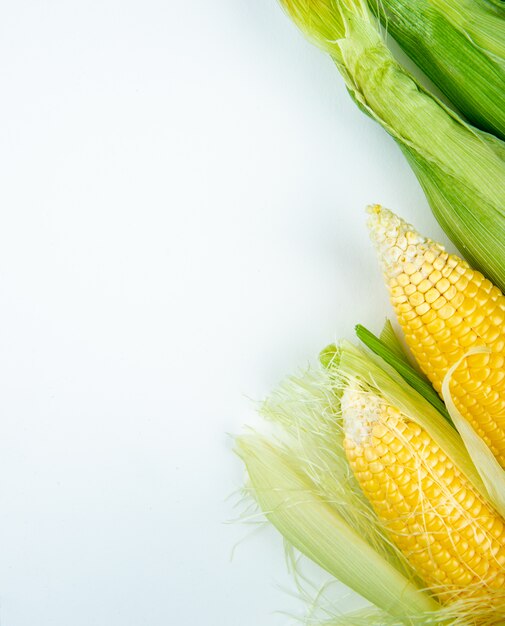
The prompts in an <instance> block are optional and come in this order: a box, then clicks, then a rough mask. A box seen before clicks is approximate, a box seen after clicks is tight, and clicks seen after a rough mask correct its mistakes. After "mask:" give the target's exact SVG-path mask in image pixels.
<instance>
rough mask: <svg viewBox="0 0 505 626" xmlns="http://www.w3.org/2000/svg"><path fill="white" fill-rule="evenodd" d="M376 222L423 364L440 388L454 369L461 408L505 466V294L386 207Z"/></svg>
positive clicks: (375, 210)
mask: <svg viewBox="0 0 505 626" xmlns="http://www.w3.org/2000/svg"><path fill="white" fill-rule="evenodd" d="M369 211H370V219H369V227H370V232H371V238H372V240H373V242H374V243H375V245H376V247H377V250H378V252H379V256H380V259H381V262H382V268H383V271H384V276H385V279H386V283H387V285H388V287H389V292H390V296H391V302H392V304H393V307H394V309H395V312H396V314H397V316H398V321H399V323H400V325H401V327H402V329H403V331H404V333H405V338H406V341H407V344H408V345H409V347H410V348H411V350H412V352H413V354H414V356H415V358H416V360H417V362H418V363H419V366H420V367H421V369H422V370H423V372H424V373H425V374H426V376H427V377H428V378H429V379H430V381H431V382H432V384H433V386H434V387H435V389H436V390H437V391H438V392H439V393H440V391H441V388H442V383H443V380H444V377H445V375H446V374H447V372H448V370H449V369H450V368H451V366H452V365H454V364H455V363H457V362H458V361H459V360H460V359H462V358H463V357H464V356H465V354H467V353H468V351H469V349H470V348H472V347H477V346H485V347H487V348H489V349H490V353H489V354H487V353H486V354H473V355H471V356H468V357H467V358H465V359H464V360H463V361H462V363H461V364H460V366H459V367H458V368H457V369H456V371H455V373H454V374H453V377H452V381H451V386H450V389H451V395H452V397H453V400H454V402H455V404H456V407H457V409H458V410H459V412H460V413H461V414H462V415H463V417H464V418H465V419H467V420H468V421H469V422H470V424H471V425H472V427H473V428H474V430H475V431H476V432H477V433H478V434H479V435H480V437H481V438H482V439H483V440H484V441H485V443H486V444H487V445H488V446H489V448H490V449H491V451H492V452H493V454H494V455H495V456H496V458H497V459H498V462H499V463H500V464H501V465H502V467H505V296H503V294H502V293H501V292H500V290H499V289H498V288H497V287H495V286H493V285H492V283H491V282H490V281H489V280H487V279H486V278H484V276H483V275H482V274H481V273H480V272H477V271H475V270H473V269H472V268H471V267H470V266H469V265H468V263H466V261H463V260H462V259H460V258H459V257H457V256H456V255H454V254H449V253H448V252H446V251H445V249H444V247H443V246H442V245H441V244H439V243H436V242H434V241H432V240H430V239H427V238H425V237H422V236H421V235H420V234H419V233H417V232H416V231H415V230H414V228H413V227H412V226H411V225H409V224H407V223H406V222H404V221H403V220H402V219H400V218H399V217H397V216H396V215H394V214H393V213H391V212H390V211H388V210H387V209H383V208H381V207H379V206H375V207H372V208H371V209H369Z"/></svg>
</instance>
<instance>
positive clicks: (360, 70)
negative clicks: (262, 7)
mask: <svg viewBox="0 0 505 626" xmlns="http://www.w3.org/2000/svg"><path fill="white" fill-rule="evenodd" d="M281 2H282V4H283V6H284V8H285V9H286V11H287V12H288V14H289V15H290V16H291V17H292V18H293V20H294V21H295V23H296V24H297V25H298V26H299V27H300V29H301V30H302V31H303V32H304V33H305V34H306V35H307V36H308V37H309V38H310V39H312V40H313V41H314V42H315V43H316V44H318V45H319V46H320V47H321V48H323V49H324V50H325V51H326V52H328V53H329V54H330V55H331V57H332V59H333V60H334V62H335V63H336V65H337V67H338V69H339V70H340V72H341V74H342V75H343V77H344V80H345V82H346V84H347V87H348V90H349V92H350V94H351V96H352V98H353V99H354V100H355V102H356V103H357V105H358V106H359V107H360V108H361V109H362V110H363V111H364V112H365V113H367V115H369V116H370V117H371V118H373V119H375V120H376V121H377V122H379V123H380V124H381V125H382V126H383V127H384V129H385V130H386V131H387V132H388V133H389V134H390V135H391V136H392V137H393V138H394V139H395V140H396V141H397V143H398V144H399V146H400V148H401V149H402V151H403V152H404V154H405V156H406V157H407V159H408V161H409V163H410V165H411V166H412V168H413V170H414V172H415V174H416V176H417V178H418V180H419V182H420V183H421V186H422V187H423V189H424V191H425V193H426V196H427V198H428V201H429V203H430V206H431V208H432V211H433V213H434V215H435V216H436V218H437V219H438V221H439V222H440V224H441V226H442V228H443V229H444V230H445V232H446V233H447V234H448V236H449V237H450V238H451V239H452V241H453V242H454V243H455V244H456V246H457V247H458V248H459V250H460V251H461V253H462V254H463V255H464V256H465V257H466V258H467V260H468V261H469V262H470V264H471V265H472V267H475V268H476V269H479V270H480V271H482V272H483V273H484V274H485V275H487V276H488V277H489V278H490V280H491V281H493V282H494V283H495V284H496V285H497V286H498V287H500V289H501V290H502V291H504V290H505V245H504V242H505V144H504V143H503V142H502V141H500V140H499V139H496V138H495V137H492V136H491V135H488V134H487V133H484V132H482V131H480V130H477V129H475V128H473V127H471V126H470V125H468V124H467V123H466V122H464V121H463V120H462V119H460V118H459V117H458V116H457V115H456V114H455V113H454V112H452V111H451V110H449V109H448V108H447V107H446V106H445V105H443V104H442V103H440V102H439V101H438V100H437V99H436V98H435V97H433V96H432V95H430V94H429V93H428V92H427V91H426V90H425V89H423V88H422V87H421V86H420V85H419V84H418V83H417V82H416V80H415V79H414V78H413V77H412V76H411V75H410V74H409V73H408V72H406V71H405V70H404V69H403V68H402V67H401V66H400V65H399V63H398V62H397V61H396V60H395V59H394V58H393V57H392V55H391V53H390V51H389V49H388V48H387V46H386V45H385V43H384V41H383V39H382V36H381V34H380V31H379V26H378V24H377V22H376V20H375V18H374V17H373V16H372V15H371V13H370V11H369V9H368V6H367V5H366V3H365V2H364V0H281Z"/></svg>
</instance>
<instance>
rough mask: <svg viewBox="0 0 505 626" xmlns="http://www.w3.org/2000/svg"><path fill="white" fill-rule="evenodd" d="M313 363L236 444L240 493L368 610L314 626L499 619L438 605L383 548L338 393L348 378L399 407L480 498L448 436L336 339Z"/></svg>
mask: <svg viewBox="0 0 505 626" xmlns="http://www.w3.org/2000/svg"><path fill="white" fill-rule="evenodd" d="M321 361H322V363H323V364H324V367H322V368H320V369H317V370H313V371H310V372H307V373H306V374H304V375H303V376H301V377H298V378H293V379H290V380H289V381H288V382H287V383H285V384H284V385H283V386H282V387H281V388H280V389H279V390H278V391H277V392H276V393H274V394H273V395H272V397H271V398H270V399H269V400H268V401H267V402H266V403H265V406H264V409H263V415H264V416H265V417H266V418H267V420H268V421H269V422H271V423H272V424H273V426H271V427H270V429H269V431H268V433H267V434H261V433H258V432H249V433H248V434H246V435H244V436H240V437H238V438H237V440H236V451H237V453H238V455H239V456H240V458H241V459H242V460H243V462H244V464H245V466H246V469H247V474H248V479H249V483H248V487H247V492H248V493H249V494H250V495H252V496H253V497H254V499H255V500H256V502H257V503H258V504H259V506H260V508H261V509H262V511H263V512H264V514H265V516H266V517H267V518H268V520H269V521H270V522H271V523H272V524H273V525H274V526H275V527H276V528H277V530H279V532H280V533H281V534H282V535H283V536H284V538H285V540H286V541H287V542H288V543H289V544H291V545H292V546H294V547H295V548H297V549H298V550H299V551H300V552H302V553H303V554H304V555H306V556H307V557H309V558H310V559H311V560H313V561H314V562H315V563H317V564H319V565H320V566H321V567H323V568H324V569H325V570H327V571H328V572H329V573H330V574H332V575H333V576H334V577H335V578H337V579H339V580H340V581H342V582H344V583H345V584H346V585H348V586H349V587H350V588H351V589H353V590H354V591H355V592H357V593H359V594H360V595H362V596H363V597H364V598H366V599H368V600H369V601H370V602H371V603H372V606H370V607H369V608H366V609H362V610H360V611H358V612H353V613H350V614H347V615H342V614H341V612H340V611H339V609H338V606H337V607H334V610H333V613H334V617H332V618H331V619H326V620H321V622H320V626H323V624H326V626H344V625H347V626H359V625H361V624H362V625H364V626H371V625H374V626H379V625H380V624H382V625H383V626H400V625H402V624H406V625H411V626H435V625H442V624H447V625H449V624H451V625H453V626H456V625H458V626H471V625H473V626H474V625H475V624H476V623H477V622H476V621H475V620H476V619H478V623H479V624H481V625H482V626H483V625H491V624H495V623H497V622H496V621H495V620H496V616H497V611H498V613H499V617H500V618H501V619H505V603H504V602H503V601H502V600H501V598H502V596H501V595H499V596H498V597H499V600H500V601H501V602H502V604H503V607H502V604H500V606H499V609H495V608H490V607H491V606H492V604H491V602H489V603H487V602H486V601H485V599H484V600H483V599H482V598H480V599H478V600H476V601H473V600H468V599H466V600H464V601H461V602H460V601H456V602H454V603H452V604H450V605H447V606H443V607H442V606H440V605H439V604H438V603H437V602H436V601H435V599H434V598H433V597H432V595H431V594H430V592H429V590H427V589H426V588H425V585H424V583H423V582H422V581H420V580H419V579H418V578H417V576H416V575H415V574H414V572H413V571H412V570H411V568H410V566H409V564H408V562H407V561H406V560H405V557H404V556H403V555H402V553H401V552H399V550H398V549H397V548H396V547H395V546H394V545H393V544H391V542H390V541H389V539H388V536H387V533H386V532H385V531H384V530H383V528H382V526H381V524H380V521H379V520H378V518H377V517H376V516H375V513H374V512H373V509H372V508H371V507H370V505H369V503H368V502H367V500H366V498H365V497H364V496H363V494H362V492H361V490H360V488H359V486H358V484H357V482H356V479H355V478H354V475H353V473H352V471H351V470H350V467H349V466H348V463H347V459H346V457H345V452H344V448H343V431H342V425H341V417H340V413H339V394H340V392H341V391H342V389H343V388H344V386H345V384H347V383H349V382H351V381H356V380H357V381H359V382H360V384H362V385H364V386H365V387H366V388H367V389H369V390H370V391H371V392H372V393H375V394H378V395H380V396H381V397H382V398H384V399H385V400H387V401H389V402H391V404H393V405H394V406H397V407H399V408H400V410H401V411H402V412H404V414H405V415H407V416H408V417H409V418H410V419H413V420H414V421H416V422H417V423H419V424H420V425H421V426H422V427H423V428H425V429H426V430H428V432H429V433H430V435H431V436H432V437H433V438H434V439H435V440H436V441H437V443H438V444H439V445H440V446H441V447H442V449H443V450H444V451H445V452H446V454H447V455H448V456H449V457H450V458H451V460H452V461H453V462H454V463H455V464H457V466H458V467H459V468H460V469H461V471H462V472H463V473H464V474H465V475H466V476H467V478H468V480H469V481H470V482H471V483H472V484H473V485H474V487H475V488H476V489H477V490H478V491H479V492H480V493H481V494H482V495H483V496H484V497H485V498H487V499H489V495H488V494H487V492H486V489H485V487H484V485H483V483H482V481H481V479H480V476H479V474H478V472H477V470H476V468H475V466H474V465H473V463H472V461H471V459H470V457H469V455H468V453H467V452H466V450H465V448H464V445H463V443H462V441H461V439H460V437H459V436H458V434H457V431H456V430H455V429H454V428H452V427H451V426H450V425H449V424H448V423H447V421H446V420H445V419H443V418H442V416H441V415H440V414H438V412H437V411H436V410H435V409H434V407H432V406H431V405H430V404H429V403H428V402H427V401H426V400H425V399H424V398H423V397H422V396H420V395H419V394H418V393H417V392H416V391H414V390H413V389H412V388H410V387H409V386H408V385H406V384H405V382H404V381H403V379H402V378H401V377H400V376H399V375H398V374H397V373H396V372H395V371H394V370H393V369H392V368H390V367H389V366H388V365H387V364H385V363H384V362H383V361H382V360H381V359H379V358H378V357H376V356H374V355H371V354H367V353H366V352H365V351H363V350H361V349H358V348H356V347H354V346H352V345H351V344H349V343H347V342H343V343H342V344H341V345H340V346H339V347H336V346H334V345H332V346H328V348H326V349H325V350H324V351H323V352H322V353H321ZM494 600H496V598H495V599H494ZM494 600H493V601H494ZM330 613H331V611H330ZM325 615H326V616H328V608H327V607H326V608H325ZM310 623H311V624H314V623H317V621H313V620H311V621H310ZM498 623H499V622H498Z"/></svg>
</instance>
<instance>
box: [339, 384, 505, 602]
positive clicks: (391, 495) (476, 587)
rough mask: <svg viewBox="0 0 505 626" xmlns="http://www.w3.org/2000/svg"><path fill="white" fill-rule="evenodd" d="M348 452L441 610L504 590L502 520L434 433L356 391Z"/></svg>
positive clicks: (346, 415)
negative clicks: (448, 454)
mask: <svg viewBox="0 0 505 626" xmlns="http://www.w3.org/2000/svg"><path fill="white" fill-rule="evenodd" d="M342 417H343V421H344V432H345V442H344V446H345V451H346V455H347V458H348V461H349V464H350V466H351V468H352V470H353V472H354V474H355V476H356V478H357V480H358V482H359V484H360V486H361V488H362V490H363V492H364V494H365V496H366V497H367V498H368V500H369V501H370V503H371V504H372V506H373V508H374V510H375V512H376V513H377V516H378V517H379V519H380V520H381V521H382V522H383V524H384V526H385V528H386V530H387V531H388V533H389V534H390V536H391V539H392V540H393V541H394V543H395V544H396V545H397V546H398V547H399V548H400V550H401V551H402V552H403V554H404V555H405V557H406V558H407V560H408V561H409V562H410V564H411V565H412V567H413V569H414V570H415V571H416V573H417V574H418V575H419V576H420V577H421V578H422V579H423V580H424V581H425V583H426V584H427V585H428V586H429V587H430V588H431V589H432V591H433V592H434V593H435V594H436V595H437V596H438V598H439V600H440V601H441V602H442V603H449V602H452V601H455V600H457V599H461V598H480V597H482V598H484V597H485V598H486V601H489V599H490V598H493V593H494V594H495V597H498V595H499V594H500V593H501V590H502V589H503V585H504V584H505V524H504V520H503V519H502V518H501V517H500V516H499V515H498V514H497V513H496V512H495V511H494V510H493V509H492V508H491V507H490V505H489V504H487V503H486V501H485V500H484V499H483V498H482V496H480V494H478V493H477V491H476V490H475V489H474V488H473V487H472V486H471V484H470V483H469V482H468V480H467V479H466V477H465V476H464V475H463V474H462V473H461V471H460V470H459V469H458V467H456V466H455V465H454V464H453V463H452V462H451V461H450V459H449V458H448V457H447V456H446V454H445V453H444V452H443V450H442V449H441V448H440V447H439V445H437V444H436V443H435V441H434V440H433V439H431V437H430V436H429V435H428V433H427V432H426V431H425V430H424V429H423V428H421V427H420V426H419V425H418V424H416V423H414V422H412V421H409V420H408V419H407V418H405V417H404V416H403V415H402V414H401V413H400V411H399V410H397V409H396V408H394V407H392V406H391V405H389V404H387V403H386V402H385V401H384V400H383V399H381V398H380V397H378V396H377V395H375V394H374V393H373V392H371V391H365V390H362V389H360V388H359V387H358V385H357V384H356V383H351V384H349V386H348V387H347V388H346V390H345V392H344V394H343V397H342Z"/></svg>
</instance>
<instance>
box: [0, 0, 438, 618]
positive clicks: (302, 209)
mask: <svg viewBox="0 0 505 626" xmlns="http://www.w3.org/2000/svg"><path fill="white" fill-rule="evenodd" d="M0 75H1V89H2V98H1V100H0V110H1V118H0V120H1V123H0V158H1V168H0V176H1V184H0V203H1V204H0V206H1V224H0V302H1V306H0V624H1V626H34V625H37V626H116V625H117V626H143V625H145V626H162V625H163V626H171V625H174V626H175V625H177V626H274V625H275V626H276V625H282V624H287V623H290V621H289V617H287V616H286V615H280V614H276V613H275V612H274V611H276V610H277V609H281V610H286V611H288V612H295V613H296V612H298V613H299V611H300V603H299V602H297V601H296V600H295V599H294V598H291V597H290V596H289V595H288V593H287V592H286V591H285V590H283V589H287V590H291V591H293V590H294V586H293V584H292V583H291V579H290V577H289V575H288V574H287V572H286V567H285V563H284V557H283V551H282V542H281V541H280V539H279V537H278V536H277V534H276V533H275V532H274V531H273V530H271V529H266V530H261V531H260V532H257V533H254V534H253V535H251V536H249V537H248V538H246V539H245V540H244V541H242V542H240V539H242V538H243V537H244V536H246V535H248V533H249V528H247V527H243V526H240V525H237V524H227V523H226V522H227V521H228V520H231V519H233V518H234V516H236V515H237V514H238V513H239V512H240V507H239V509H234V508H233V504H234V503H235V502H236V501H237V497H236V494H235V495H233V494H234V493H235V492H236V490H237V489H238V488H239V486H240V484H241V481H242V468H241V466H240V464H239V462H238V460H236V458H235V457H234V456H233V454H232V441H231V438H230V436H229V435H228V434H227V433H237V432H240V430H241V427H242V424H243V423H244V422H246V421H251V419H253V414H254V402H253V400H259V399H261V398H263V397H264V396H265V395H266V394H267V393H268V391H269V390H271V389H272V388H273V387H274V386H275V385H276V384H277V383H278V382H279V381H280V380H281V379H282V378H283V377H284V376H285V375H287V374H289V373H292V372H295V371H297V370H299V369H300V368H303V367H304V366H305V365H306V364H307V363H309V362H313V361H314V360H315V358H316V357H317V353H318V351H319V350H320V349H321V348H322V347H323V346H324V345H326V344H327V343H329V342H330V341H332V340H334V339H336V338H338V337H341V336H345V337H348V338H351V337H352V334H353V326H354V324H355V323H356V322H362V323H364V324H366V325H368V326H369V327H371V328H372V329H374V330H379V329H380V327H381V325H382V322H383V319H384V317H385V315H386V314H388V313H389V306H388V304H387V301H386V292H385V289H384V287H383V285H382V282H381V278H380V274H379V270H378V267H377V264H376V260H375V257H374V253H373V250H372V247H371V245H370V244H369V242H368V235H367V232H366V227H365V214H364V206H365V205H366V204H368V203H370V202H381V203H383V204H385V205H386V206H389V207H390V208H392V209H395V210H397V211H399V212H401V213H402V214H403V215H404V216H405V217H407V218H408V219H409V220H411V221H414V222H415V223H416V224H417V225H418V227H419V228H420V229H422V230H424V231H425V232H427V233H429V234H431V235H432V236H434V237H438V238H442V239H443V237H442V236H441V231H440V229H439V228H438V226H437V225H436V224H435V222H434V220H433V218H432V216H431V214H430V213H429V210H428V209H427V204H426V202H425V200H424V197H423V195H422V193H421V190H420V188H419V186H418V184H417V182H416V180H415V179H414V177H413V175H412V173H411V172H410V170H409V168H408V166H407V164H406V162H405V161H404V159H403V157H402V155H401V154H400V152H399V150H398V148H397V147H396V145H395V144H394V143H393V141H392V140H391V139H390V138H389V137H388V136H386V134H385V133H384V132H383V131H382V130H381V129H380V128H379V127H378V126H377V125H375V124H374V123H373V122H371V121H370V120H368V119H367V118H365V117H364V116H363V115H362V114H361V113H360V112H359V111H358V110H357V109H356V107H355V106H354V104H353V103H352V102H351V100H350V98H349V97H348V95H347V93H346V91H345V89H344V87H343V83H342V80H341V79H340V77H339V76H338V73H337V71H336V70H335V68H334V67H333V66H332V64H331V62H330V61H329V59H328V58H326V57H325V56H324V55H323V54H322V53H320V52H319V51H318V50H316V49H315V48H313V47H312V46H311V45H310V44H308V43H306V42H305V40H304V39H303V38H302V36H301V35H300V34H299V33H298V31H297V30H296V29H295V27H294V26H293V25H292V24H291V23H290V21H289V20H288V19H287V18H286V16H285V15H284V14H283V13H282V11H281V9H280V8H279V6H278V5H277V3H276V0H254V1H252V0H220V1H213V2H211V1H209V0H187V1H184V0H179V1H178V2H176V1H174V0H126V1H125V0H121V1H120V0H88V1H87V2H82V1H79V2H77V1H73V0H71V1H69V0H66V1H63V0H61V1H57V0H44V1H40V0H32V1H26V0H24V1H23V0H19V1H17V2H8V3H3V7H2V8H1V10H0ZM229 496H231V497H229ZM237 542H239V543H238V546H237V547H236V550H235V553H234V556H233V559H231V554H232V549H233V547H234V546H235V545H236V544H237ZM280 587H282V588H283V589H280Z"/></svg>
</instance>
